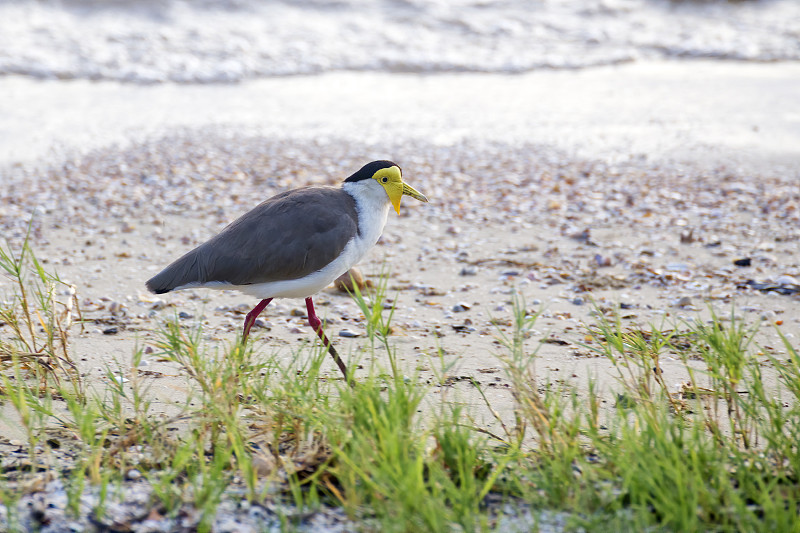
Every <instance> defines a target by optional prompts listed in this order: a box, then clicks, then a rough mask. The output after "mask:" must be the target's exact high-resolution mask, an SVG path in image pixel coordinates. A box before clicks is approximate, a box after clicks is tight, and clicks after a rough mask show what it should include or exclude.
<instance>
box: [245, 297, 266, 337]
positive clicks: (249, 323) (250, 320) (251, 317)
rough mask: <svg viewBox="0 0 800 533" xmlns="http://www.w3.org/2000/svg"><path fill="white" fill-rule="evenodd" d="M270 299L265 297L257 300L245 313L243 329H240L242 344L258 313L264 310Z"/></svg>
mask: <svg viewBox="0 0 800 533" xmlns="http://www.w3.org/2000/svg"><path fill="white" fill-rule="evenodd" d="M271 301H272V298H267V299H266V300H261V301H260V302H258V305H256V306H255V307H254V308H253V310H252V311H250V312H249V313H247V316H246V317H244V331H242V344H244V343H245V342H246V341H247V336H248V335H249V334H250V328H252V327H253V323H254V322H255V321H256V318H258V315H260V314H261V311H263V310H264V308H265V307H266V306H268V305H269V303H270V302H271Z"/></svg>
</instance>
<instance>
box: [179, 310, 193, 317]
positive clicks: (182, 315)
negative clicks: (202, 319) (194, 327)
mask: <svg viewBox="0 0 800 533" xmlns="http://www.w3.org/2000/svg"><path fill="white" fill-rule="evenodd" d="M178 318H194V315H193V314H191V313H187V312H186V311H181V312H180V313H178Z"/></svg>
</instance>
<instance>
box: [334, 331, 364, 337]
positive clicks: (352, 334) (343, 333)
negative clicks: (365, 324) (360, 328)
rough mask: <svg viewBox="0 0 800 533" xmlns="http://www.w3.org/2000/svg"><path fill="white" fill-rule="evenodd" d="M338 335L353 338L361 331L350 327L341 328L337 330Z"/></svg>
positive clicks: (358, 335)
mask: <svg viewBox="0 0 800 533" xmlns="http://www.w3.org/2000/svg"><path fill="white" fill-rule="evenodd" d="M339 336H340V337H349V338H354V337H360V336H361V333H358V332H357V331H353V330H350V329H343V330H341V331H339Z"/></svg>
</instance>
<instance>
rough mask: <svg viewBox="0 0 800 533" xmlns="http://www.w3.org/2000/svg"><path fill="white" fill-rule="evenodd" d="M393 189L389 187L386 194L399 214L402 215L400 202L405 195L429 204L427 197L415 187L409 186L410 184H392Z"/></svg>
mask: <svg viewBox="0 0 800 533" xmlns="http://www.w3.org/2000/svg"><path fill="white" fill-rule="evenodd" d="M392 185H394V186H393V187H387V188H386V193H387V194H388V195H389V201H390V202H392V205H393V206H394V210H395V211H397V214H398V215H399V214H400V200H402V199H403V195H407V196H410V197H412V198H416V199H417V200H419V201H420V202H427V201H428V199H427V198H425V195H424V194H422V193H421V192H419V191H418V190H416V189H415V188H414V187H412V186H411V185H409V184H408V183H402V182H401V183H397V184H392Z"/></svg>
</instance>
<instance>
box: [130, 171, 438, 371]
mask: <svg viewBox="0 0 800 533" xmlns="http://www.w3.org/2000/svg"><path fill="white" fill-rule="evenodd" d="M403 196H410V197H412V198H415V199H417V200H419V201H421V202H428V199H427V198H426V197H425V195H423V194H422V193H420V192H419V191H417V190H416V189H414V188H413V187H411V186H410V185H409V184H407V183H405V182H404V181H403V174H402V170H401V169H400V167H399V166H398V165H397V164H395V163H393V162H391V161H386V160H380V161H372V162H370V163H367V164H366V165H364V166H363V167H361V168H360V169H359V170H358V171H357V172H355V173H353V174H352V175H350V176H349V177H348V178H346V179H345V180H344V182H343V183H342V184H341V186H339V187H333V186H307V187H300V188H297V189H292V190H288V191H285V192H282V193H279V194H277V195H275V196H273V197H271V198H269V199H267V200H265V201H264V202H262V203H261V204H259V205H258V206H256V207H255V208H253V209H252V210H250V211H248V212H247V213H245V214H244V215H242V216H241V217H239V218H238V219H236V220H234V221H233V222H231V223H230V224H229V225H228V226H226V227H225V228H224V229H223V230H222V231H221V232H219V233H218V234H217V235H216V236H214V237H212V238H211V239H209V240H208V241H206V242H204V243H203V244H201V245H200V246H198V247H197V248H195V249H193V250H191V251H189V252H187V253H186V254H185V255H183V256H181V257H180V258H178V259H176V260H175V261H174V262H172V263H171V264H170V265H169V266H167V267H166V268H164V269H163V270H162V271H161V272H159V273H158V274H156V275H155V276H153V277H152V278H151V279H149V280H148V281H147V282H146V283H145V286H146V287H147V289H148V290H149V291H150V292H153V293H155V294H164V293H168V292H171V291H177V290H182V289H193V288H208V289H222V290H224V289H235V290H238V291H240V292H242V293H244V294H247V295H249V296H254V297H256V298H259V299H260V300H261V301H260V302H259V303H258V304H257V305H256V306H255V307H254V308H253V309H252V310H251V311H250V312H249V313H247V315H246V316H245V319H244V326H243V329H242V344H244V343H246V342H247V337H248V335H249V333H250V328H252V326H253V323H254V322H255V320H256V318H257V317H258V315H260V314H261V312H262V311H263V310H264V309H265V308H266V307H267V305H269V303H270V302H271V301H272V300H273V299H274V298H304V299H305V304H306V311H307V315H308V323H309V325H310V326H311V328H312V329H313V330H314V332H315V333H316V334H317V336H318V337H319V338H320V340H321V342H322V344H323V346H325V347H326V348H327V349H328V352H329V353H330V355H331V357H333V359H334V362H335V363H336V365H337V366H338V367H339V370H340V371H341V372H342V374H343V375H344V379H345V381H346V382H348V383H350V381H349V380H350V376H349V374H348V372H347V367H346V365H345V364H344V362H343V361H342V359H341V358H340V357H339V354H338V353H337V352H336V349H335V348H334V347H333V345H332V344H331V342H330V341H329V340H328V338H327V337H326V335H325V333H324V332H323V330H322V321H321V320H320V319H319V318H318V317H317V314H316V312H315V310H314V302H313V300H312V297H313V295H315V294H316V293H318V292H319V291H321V290H322V289H324V288H325V287H327V286H328V285H330V284H331V283H332V282H333V281H334V280H335V279H336V278H338V277H339V276H341V275H342V274H344V273H346V272H347V271H348V270H349V269H350V268H351V267H352V266H353V265H354V264H356V263H357V262H358V261H359V260H361V258H362V257H364V255H365V254H366V253H367V252H368V251H369V250H370V249H371V248H372V247H373V246H375V244H376V243H377V242H378V239H379V238H380V236H381V234H382V233H383V229H384V227H385V226H386V221H387V218H388V215H389V208H390V206H392V207H394V209H395V211H397V214H398V215H399V214H400V201H401V199H402V197H403Z"/></svg>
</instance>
